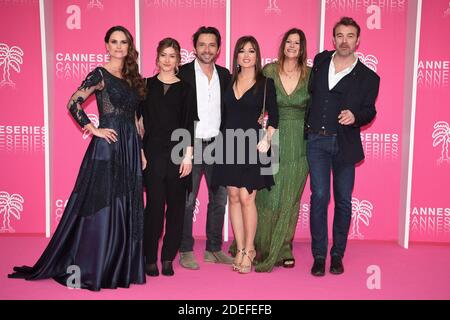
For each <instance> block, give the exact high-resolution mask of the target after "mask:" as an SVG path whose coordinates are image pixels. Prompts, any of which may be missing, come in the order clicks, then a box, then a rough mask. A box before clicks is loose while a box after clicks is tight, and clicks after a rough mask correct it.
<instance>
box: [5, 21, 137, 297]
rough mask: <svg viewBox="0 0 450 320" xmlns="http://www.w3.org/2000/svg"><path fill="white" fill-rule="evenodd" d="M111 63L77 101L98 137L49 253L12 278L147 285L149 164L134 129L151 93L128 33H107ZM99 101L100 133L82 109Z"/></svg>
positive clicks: (73, 106) (78, 115) (76, 112)
mask: <svg viewBox="0 0 450 320" xmlns="http://www.w3.org/2000/svg"><path fill="white" fill-rule="evenodd" d="M105 44H106V48H107V49H108V52H109V54H110V56H111V59H110V62H108V63H107V64H106V65H105V66H103V67H97V68H96V69H95V70H93V71H92V72H91V73H90V74H89V75H88V76H87V78H86V79H85V80H84V81H83V83H82V84H81V86H80V87H79V88H78V90H77V91H76V92H75V93H74V94H73V96H72V97H71V99H70V101H69V104H68V109H69V111H70V113H71V115H72V116H73V118H74V119H75V121H76V122H77V123H78V124H79V125H80V126H81V128H83V129H84V130H88V131H89V132H90V133H92V135H93V138H92V140H91V142H90V144H89V147H88V149H87V151H86V154H85V156H84V159H83V162H82V164H81V167H80V171H79V174H78V178H77V181H76V184H75V188H74V189H73V192H72V194H71V196H70V198H69V201H68V203H67V206H66V209H65V211H64V214H63V216H62V219H61V221H60V223H59V225H58V227H57V229H56V231H55V234H54V235H53V237H52V239H51V240H50V242H49V244H48V246H47V248H46V249H45V251H44V252H43V253H42V255H41V257H40V258H39V260H38V261H37V262H36V264H35V265H34V266H33V267H27V266H23V267H15V268H14V271H15V272H14V273H13V274H10V275H9V277H10V278H24V279H26V280H38V279H47V278H53V279H55V280H56V281H58V282H59V283H61V284H63V285H66V286H70V287H80V288H84V289H89V290H93V291H98V290H100V289H101V288H117V287H125V288H126V287H129V286H130V284H142V283H145V273H144V258H143V247H142V245H143V209H144V208H143V194H142V185H143V178H142V169H143V168H144V167H145V165H146V160H145V157H144V155H143V151H142V149H141V146H142V142H141V141H140V137H139V135H138V133H137V130H136V122H135V121H136V109H137V106H138V105H139V102H140V100H141V97H143V95H144V94H145V84H144V81H143V79H142V77H141V75H140V74H139V70H138V65H137V57H138V53H137V51H136V49H135V46H134V43H133V37H132V35H131V34H130V32H129V31H128V30H127V29H125V28H124V27H121V26H115V27H112V28H111V29H109V30H108V32H107V33H106V36H105ZM91 94H95V96H96V99H97V105H98V110H99V115H100V125H99V128H95V127H94V126H93V125H92V123H91V122H90V121H89V118H88V117H87V115H86V113H85V112H84V111H83V109H82V108H81V105H82V104H83V102H84V101H86V99H87V98H88V97H89V96H90V95H91Z"/></svg>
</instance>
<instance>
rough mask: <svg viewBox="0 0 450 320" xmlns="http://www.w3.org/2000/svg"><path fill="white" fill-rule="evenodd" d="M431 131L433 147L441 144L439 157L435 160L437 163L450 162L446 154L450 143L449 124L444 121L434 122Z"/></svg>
mask: <svg viewBox="0 0 450 320" xmlns="http://www.w3.org/2000/svg"><path fill="white" fill-rule="evenodd" d="M433 128H434V131H433V135H432V138H433V147H437V146H438V145H440V144H442V151H441V157H440V158H439V159H438V160H437V163H438V165H441V164H442V163H443V162H447V163H450V157H449V154H448V145H449V144H450V126H449V125H448V123H447V122H445V121H438V122H436V123H435V124H434V127H433Z"/></svg>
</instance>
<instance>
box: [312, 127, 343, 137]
mask: <svg viewBox="0 0 450 320" xmlns="http://www.w3.org/2000/svg"><path fill="white" fill-rule="evenodd" d="M306 132H307V133H315V134H320V135H321V136H325V137H334V136H337V133H334V132H331V131H330V130H326V129H318V130H316V129H313V128H308V129H307V130H306Z"/></svg>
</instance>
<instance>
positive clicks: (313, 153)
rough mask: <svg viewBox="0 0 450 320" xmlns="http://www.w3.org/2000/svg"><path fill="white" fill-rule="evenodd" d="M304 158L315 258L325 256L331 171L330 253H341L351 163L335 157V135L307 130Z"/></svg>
mask: <svg viewBox="0 0 450 320" xmlns="http://www.w3.org/2000/svg"><path fill="white" fill-rule="evenodd" d="M306 150H307V158H308V164H309V170H310V182H311V192H312V193H311V208H310V230H311V240H312V241H311V249H312V254H313V256H314V257H315V258H317V257H323V258H325V257H326V255H327V250H328V224H327V221H328V219H327V218H328V204H329V202H330V173H333V194H334V202H335V207H334V219H333V247H332V248H331V256H340V257H344V252H345V247H346V245H347V236H348V230H349V228H350V222H351V217H352V203H351V201H352V192H353V185H354V182H355V165H354V164H347V163H343V162H342V161H340V160H339V159H338V152H339V147H338V143H337V137H336V136H322V135H319V134H309V135H308V142H307V147H306Z"/></svg>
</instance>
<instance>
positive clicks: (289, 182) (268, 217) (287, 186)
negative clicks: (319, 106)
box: [255, 28, 311, 272]
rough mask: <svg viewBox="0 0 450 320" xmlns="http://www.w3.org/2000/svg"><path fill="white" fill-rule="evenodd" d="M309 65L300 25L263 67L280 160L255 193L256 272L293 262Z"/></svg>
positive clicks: (304, 164)
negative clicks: (274, 106) (267, 185)
mask: <svg viewBox="0 0 450 320" xmlns="http://www.w3.org/2000/svg"><path fill="white" fill-rule="evenodd" d="M310 71H311V69H310V68H309V67H307V66H306V37H305V34H304V33H303V31H301V30H299V29H296V28H293V29H290V30H288V31H287V32H286V33H285V34H284V36H283V40H282V41H281V44H280V48H279V52H278V61H277V62H275V63H271V64H268V65H266V66H265V68H264V70H263V72H264V75H265V76H266V77H269V78H272V79H273V80H274V82H275V88H276V93H277V103H278V110H279V126H278V128H279V148H280V166H279V171H278V173H277V174H275V175H274V180H275V186H274V187H273V188H272V189H271V191H268V190H261V191H260V192H258V194H257V196H256V206H257V209H258V227H257V231H256V238H255V247H256V250H257V252H258V254H257V263H256V271H258V272H270V271H272V269H273V267H274V266H275V265H282V266H284V267H286V268H292V267H294V264H295V260H294V256H293V254H292V241H293V239H294V235H295V230H296V226H297V220H298V213H299V207H300V196H301V194H302V192H303V189H304V187H305V182H306V178H307V176H308V163H307V160H306V141H305V140H304V137H303V127H304V118H305V111H306V106H307V103H308V100H309V94H308V80H309V75H310Z"/></svg>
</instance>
